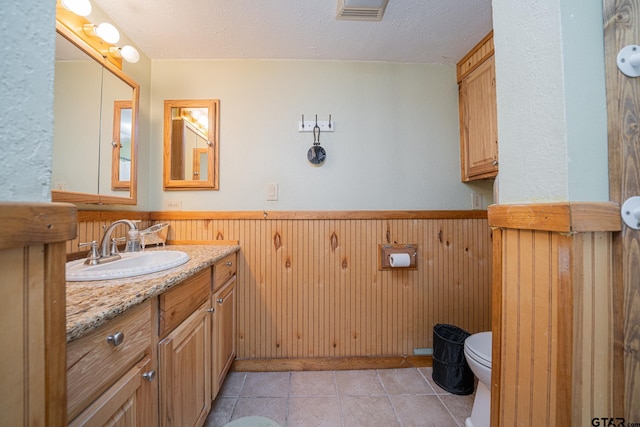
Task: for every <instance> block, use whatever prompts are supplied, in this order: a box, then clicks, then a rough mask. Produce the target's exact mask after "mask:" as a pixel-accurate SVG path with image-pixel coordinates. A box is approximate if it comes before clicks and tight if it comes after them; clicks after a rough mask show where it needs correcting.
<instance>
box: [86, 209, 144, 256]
mask: <svg viewBox="0 0 640 427" xmlns="http://www.w3.org/2000/svg"><path fill="white" fill-rule="evenodd" d="M120 224H127V225H128V226H129V230H136V231H138V227H136V225H135V224H134V223H133V222H132V221H129V220H128V219H119V220H117V221H114V222H112V223H111V224H110V225H109V226H108V227H107V228H106V229H105V230H104V236H102V240H101V241H100V246H99V247H98V243H97V242H96V241H95V240H94V241H93V242H89V243H81V244H80V246H91V251H90V252H89V255H88V256H87V260H86V261H85V262H84V263H85V264H90V265H96V264H102V263H104V262H109V261H115V260H117V259H120V254H119V253H118V244H117V241H116V239H112V238H111V234H112V233H113V230H114V229H115V228H116V227H117V226H118V225H120Z"/></svg>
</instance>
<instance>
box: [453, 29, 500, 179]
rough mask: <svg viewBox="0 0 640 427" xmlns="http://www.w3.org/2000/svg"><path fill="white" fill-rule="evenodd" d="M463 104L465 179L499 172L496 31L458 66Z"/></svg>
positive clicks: (462, 130) (462, 163)
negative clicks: (494, 48)
mask: <svg viewBox="0 0 640 427" xmlns="http://www.w3.org/2000/svg"><path fill="white" fill-rule="evenodd" d="M457 72H458V84H459V103H460V104H459V105H460V166H461V172H462V181H463V182H467V181H473V180H476V179H484V178H495V176H496V175H497V174H498V126H497V122H498V120H497V108H496V78H495V65H494V57H493V32H491V33H489V34H488V35H487V36H486V37H485V38H484V39H482V41H480V43H478V45H476V47H474V48H473V49H472V50H471V51H470V52H469V53H468V54H467V55H466V56H465V57H464V58H462V60H460V62H459V63H458V67H457Z"/></svg>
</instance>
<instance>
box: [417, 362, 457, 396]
mask: <svg viewBox="0 0 640 427" xmlns="http://www.w3.org/2000/svg"><path fill="white" fill-rule="evenodd" d="M418 370H419V371H420V373H422V375H423V376H424V377H425V379H426V380H427V382H428V383H429V385H430V386H431V388H433V391H434V392H435V393H436V394H451V393H449V392H448V391H447V390H445V389H443V388H441V387H440V386H439V385H438V384H436V383H435V381H433V376H432V375H433V368H431V367H429V368H419V369H418Z"/></svg>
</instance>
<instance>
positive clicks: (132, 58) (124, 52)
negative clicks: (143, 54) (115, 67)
mask: <svg viewBox="0 0 640 427" xmlns="http://www.w3.org/2000/svg"><path fill="white" fill-rule="evenodd" d="M120 56H122V58H124V60H125V61H127V62H130V63H132V64H135V63H136V62H138V61H139V60H140V54H139V53H138V50H137V49H136V48H135V47H133V46H129V45H126V46H122V48H121V49H120Z"/></svg>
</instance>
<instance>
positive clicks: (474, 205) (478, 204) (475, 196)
mask: <svg viewBox="0 0 640 427" xmlns="http://www.w3.org/2000/svg"><path fill="white" fill-rule="evenodd" d="M471 209H475V210H479V209H482V193H471Z"/></svg>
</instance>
